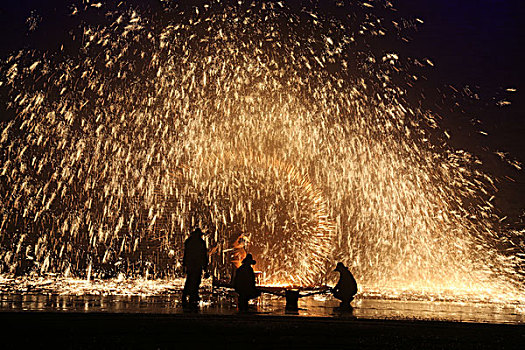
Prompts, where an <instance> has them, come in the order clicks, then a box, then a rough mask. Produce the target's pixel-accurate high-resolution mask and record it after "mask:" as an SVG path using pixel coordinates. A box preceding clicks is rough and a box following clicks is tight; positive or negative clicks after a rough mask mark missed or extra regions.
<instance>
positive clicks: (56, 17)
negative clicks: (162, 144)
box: [0, 0, 525, 220]
mask: <svg viewBox="0 0 525 350" xmlns="http://www.w3.org/2000/svg"><path fill="white" fill-rule="evenodd" d="M75 2H77V3H78V2H81V1H80V0H77V1H65V0H46V1H42V0H2V2H1V3H0V30H1V33H2V34H1V35H0V59H2V60H3V59H5V58H6V57H7V56H8V55H9V54H10V53H12V52H14V51H16V50H19V49H21V48H36V49H37V50H42V51H48V50H55V49H57V48H58V47H59V46H60V45H61V43H63V42H65V40H67V37H68V31H69V30H70V29H71V28H74V27H75V26H78V25H79V24H80V23H78V22H77V21H78V19H77V18H75V17H71V16H68V14H69V13H70V12H71V3H75ZM130 2H132V3H136V4H140V5H139V6H140V7H142V8H145V9H148V10H149V11H151V13H153V14H154V13H155V12H156V11H161V9H162V5H161V4H160V1H159V0H143V1H130ZM178 2H179V3H181V4H185V5H188V6H189V5H190V3H191V5H193V4H197V3H202V2H203V1H182V0H181V1H178ZM285 2H287V3H292V6H293V5H295V4H297V3H299V2H300V1H297V0H293V1H285ZM312 2H315V1H312ZM321 3H322V4H323V5H322V6H321V11H323V10H326V12H327V13H330V11H332V5H331V4H332V3H333V1H323V2H321ZM304 4H307V2H305V1H303V2H302V5H303V6H304ZM393 4H394V7H395V8H396V9H397V10H398V12H397V14H396V15H398V16H400V17H405V18H412V19H413V18H415V17H418V18H421V19H422V20H423V21H424V24H423V25H421V26H419V28H418V30H417V31H409V33H408V34H407V36H408V38H409V39H410V41H409V42H408V43H404V44H403V45H400V43H399V42H396V43H392V47H388V44H381V45H385V46H384V47H383V46H379V47H377V50H379V51H381V50H383V51H392V50H393V51H397V52H399V53H401V54H402V55H404V56H405V57H406V56H409V57H421V58H429V59H431V60H432V62H434V64H435V67H434V69H432V70H428V71H426V72H425V75H426V78H427V81H426V83H425V86H424V87H422V89H423V92H424V94H425V99H424V102H423V105H424V106H425V107H428V108H429V109H431V110H433V111H434V112H436V113H439V114H440V115H442V116H443V124H442V126H443V128H444V129H446V130H450V131H451V134H452V138H451V143H452V145H453V146H456V147H460V148H465V149H467V150H469V151H471V152H473V153H475V154H476V155H478V156H479V157H480V158H481V159H482V160H483V161H484V162H485V163H486V167H487V170H488V171H489V172H490V173H492V174H494V175H496V176H498V177H500V178H502V179H503V180H501V182H500V185H499V187H500V189H501V193H500V195H499V196H498V197H497V200H498V201H499V203H497V205H498V206H499V207H501V208H502V209H503V210H504V211H505V212H508V213H509V214H510V216H514V217H515V218H517V217H519V216H520V215H522V216H523V211H524V204H525V200H524V199H523V198H525V176H524V174H523V171H521V172H519V171H517V170H515V169H513V168H511V167H510V166H507V165H505V164H504V163H503V162H499V161H498V158H497V157H496V156H494V155H492V152H493V151H504V152H508V153H509V154H510V158H511V159H516V160H518V161H520V162H521V163H525V137H524V135H525V83H524V80H523V77H524V76H525V74H524V73H525V68H524V65H525V64H524V63H523V61H524V59H523V55H522V52H521V51H523V50H522V45H523V43H524V42H525V40H524V39H525V35H524V32H525V31H524V30H523V18H524V16H523V15H524V14H525V10H524V8H525V5H523V1H522V0H449V1H446V0H399V1H393ZM306 6H308V5H306ZM31 16H32V17H34V18H36V19H37V21H36V22H31V21H28V20H27V19H28V18H29V17H31ZM94 20H95V21H96V20H98V19H96V18H95V19H94ZM32 24H34V25H35V26H34V27H33V28H31V26H32ZM508 88H515V89H517V91H516V92H509V91H507V90H506V89H508ZM456 91H457V92H456ZM502 100H505V101H509V102H510V103H511V104H510V105H504V106H499V105H498V102H499V101H502ZM5 105H6V91H5V89H4V90H2V91H0V120H1V121H5V120H8V119H10V118H12V117H13V113H12V111H7V110H6V106H5ZM474 120H479V123H478V122H474ZM465 125H474V127H473V128H471V129H469V128H468V127H465ZM465 128H466V129H465ZM463 129H465V130H463ZM476 129H481V130H484V131H486V132H487V133H488V136H484V135H481V134H479V133H476V132H475V130H476ZM507 177H509V178H511V179H513V181H511V180H507V179H508V178H507ZM522 220H523V219H522Z"/></svg>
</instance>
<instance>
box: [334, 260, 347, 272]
mask: <svg viewBox="0 0 525 350" xmlns="http://www.w3.org/2000/svg"><path fill="white" fill-rule="evenodd" d="M344 269H346V266H345V264H343V263H342V262H338V263H337V265H336V266H335V270H334V271H343V270H344Z"/></svg>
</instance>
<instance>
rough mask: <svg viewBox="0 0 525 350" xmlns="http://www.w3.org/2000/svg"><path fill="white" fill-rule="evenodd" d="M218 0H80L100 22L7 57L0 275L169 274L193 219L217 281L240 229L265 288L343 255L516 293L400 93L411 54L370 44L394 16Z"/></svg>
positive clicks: (450, 166) (496, 246) (496, 241)
mask: <svg viewBox="0 0 525 350" xmlns="http://www.w3.org/2000/svg"><path fill="white" fill-rule="evenodd" d="M228 3H229V2H228V1H223V2H219V1H210V3H209V4H206V5H202V6H200V7H194V8H188V9H181V8H178V7H176V5H170V4H168V5H166V6H167V7H166V11H165V13H164V15H163V16H159V17H156V19H152V18H151V16H147V15H143V14H141V13H140V12H139V11H133V10H124V9H121V8H116V9H111V10H109V9H107V10H106V9H105V7H104V6H98V7H96V8H93V7H92V6H90V5H89V3H85V4H84V5H83V6H84V7H85V8H83V7H80V8H76V9H75V11H74V15H75V16H82V15H83V14H84V13H88V12H89V13H91V12H93V11H95V12H96V13H99V12H103V13H104V14H105V17H104V19H105V21H106V22H107V23H106V24H100V23H98V22H97V24H96V25H90V22H89V20H84V21H82V23H83V24H82V25H81V26H80V27H79V28H77V29H75V30H73V31H72V33H73V34H72V38H71V42H68V44H67V45H69V46H67V47H66V48H64V47H63V48H62V49H61V50H59V51H58V52H56V53H42V52H38V51H23V52H20V53H17V54H14V55H12V56H11V57H9V58H8V59H7V60H6V61H5V62H3V63H2V67H1V71H2V73H3V74H2V76H3V78H2V81H1V83H2V85H3V86H4V87H8V89H9V90H10V109H11V110H13V111H16V113H17V116H16V118H15V119H14V120H12V121H11V122H9V123H7V124H6V125H5V126H4V127H3V131H2V133H1V136H0V142H1V145H2V155H1V159H0V161H1V163H0V174H1V182H0V186H1V192H0V195H1V196H0V200H1V203H2V208H3V212H2V213H1V216H0V230H1V244H2V251H1V259H2V261H3V267H2V269H3V272H5V273H27V272H32V273H46V272H55V273H63V274H65V275H73V276H85V275H86V274H88V275H89V276H91V275H97V276H99V277H104V275H108V276H112V275H113V276H115V275H118V274H119V273H125V274H127V275H138V274H142V275H144V274H154V275H155V276H163V275H164V276H165V275H174V274H177V273H178V271H179V270H178V269H179V267H180V266H179V261H180V257H181V255H182V251H181V248H182V242H183V240H184V239H185V237H186V236H187V234H188V232H189V231H190V230H191V228H192V227H194V226H197V225H198V226H200V227H202V228H203V229H204V230H205V231H207V232H208V234H207V235H206V236H205V237H206V240H207V241H208V245H209V246H210V247H213V249H212V254H211V255H210V258H211V261H212V266H213V269H214V273H215V275H216V276H218V277H227V276H228V275H229V273H230V271H231V269H232V265H231V258H232V253H231V249H232V245H233V243H234V242H235V240H236V239H237V238H238V237H239V236H241V235H243V236H244V237H246V239H247V240H246V242H247V249H248V250H249V251H250V252H251V253H253V255H254V257H255V259H256V260H257V265H256V268H257V269H258V270H261V271H263V272H264V274H263V281H264V282H265V283H285V284H286V283H289V284H294V285H301V284H303V285H311V284H319V283H323V282H325V281H327V280H330V279H331V278H333V276H332V275H331V274H330V273H331V270H333V265H334V261H335V260H336V259H337V260H342V261H344V262H345V263H346V264H347V265H349V266H350V269H351V270H352V271H353V273H354V274H355V276H356V278H357V280H358V281H359V283H360V284H362V285H365V286H368V287H370V288H379V289H380V288H381V287H382V286H388V287H390V288H392V287H396V286H399V287H401V286H402V287H404V288H413V289H415V290H417V289H420V290H476V291H479V292H480V293H487V294H492V293H503V292H508V291H516V293H517V291H518V289H519V288H521V287H519V286H520V283H522V282H521V281H520V278H519V276H520V272H519V264H521V262H520V260H519V255H518V254H516V251H517V250H515V247H513V246H512V241H511V240H505V239H504V238H503V237H506V236H505V234H504V233H502V232H501V231H500V229H499V228H498V225H497V222H498V218H497V216H496V215H495V214H494V210H493V206H492V204H491V202H490V201H489V200H488V198H489V197H490V194H491V193H492V192H493V191H494V184H493V182H494V181H493V180H492V178H491V177H490V176H488V175H486V174H484V173H482V172H481V171H480V170H479V167H478V165H477V164H476V163H477V162H478V161H477V160H476V159H475V158H474V157H473V156H471V155H470V154H468V153H467V152H464V151H461V150H455V149H452V148H451V147H448V146H447V145H446V143H444V142H442V141H443V139H442V138H436V137H435V135H437V134H439V133H440V131H439V124H438V119H439V118H438V117H437V116H435V115H432V114H431V113H428V112H425V111H422V110H420V109H418V108H415V107H414V106H412V105H410V104H409V103H408V102H406V99H405V98H404V96H405V94H406V91H405V88H404V87H406V86H410V84H409V83H410V82H414V81H416V80H417V79H418V78H417V76H416V75H414V73H411V71H410V69H409V67H408V64H404V63H403V62H402V60H401V59H400V58H399V57H398V54H396V53H388V54H384V55H381V56H378V55H374V54H373V53H372V52H371V50H369V49H367V47H368V46H367V42H368V41H369V40H373V39H374V38H376V37H381V36H385V35H391V36H393V37H394V36H395V35H394V34H392V33H393V29H391V28H395V27H396V26H389V25H388V24H387V23H385V22H384V21H382V20H381V18H379V17H375V16H374V15H373V12H372V9H370V8H369V7H370V6H361V5H359V4H357V5H353V7H352V6H350V5H348V4H346V3H344V2H343V1H341V2H340V3H339V5H340V6H341V11H349V13H348V15H347V16H345V17H344V18H345V19H342V17H341V18H339V19H338V18H330V17H326V16H323V15H321V14H320V13H316V12H315V11H314V10H313V9H309V10H306V9H305V8H303V9H296V8H294V9H292V8H289V7H287V5H285V4H284V2H280V3H275V2H267V1H253V2H251V1H239V2H235V3H233V4H231V5H228ZM378 4H379V2H377V4H376V6H379V5H378ZM385 4H386V5H385V6H386V7H388V3H387V2H386V3H385ZM97 5H98V4H97ZM384 10H386V11H387V10H388V9H384ZM104 11H106V12H104ZM352 11H353V12H352ZM86 18H90V17H89V16H87V17H86ZM400 79H402V81H403V82H404V83H407V84H397V83H395V82H394V81H399V80H400ZM402 86H404V87H402ZM430 140H434V141H430ZM435 140H438V141H435ZM248 243H249V244H248ZM235 249H237V250H238V247H237V248H235Z"/></svg>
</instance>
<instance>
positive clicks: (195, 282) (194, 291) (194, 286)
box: [188, 269, 202, 303]
mask: <svg viewBox="0 0 525 350" xmlns="http://www.w3.org/2000/svg"><path fill="white" fill-rule="evenodd" d="M190 276H191V279H190ZM201 278H202V270H201V269H196V270H193V271H191V272H189V273H188V279H189V280H190V282H189V290H188V294H189V296H190V303H196V302H198V301H199V300H200V298H199V286H200V284H201Z"/></svg>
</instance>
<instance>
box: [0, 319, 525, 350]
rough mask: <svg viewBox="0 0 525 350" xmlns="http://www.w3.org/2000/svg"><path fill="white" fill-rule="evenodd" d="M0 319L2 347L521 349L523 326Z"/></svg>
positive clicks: (353, 321) (524, 337)
mask: <svg viewBox="0 0 525 350" xmlns="http://www.w3.org/2000/svg"><path fill="white" fill-rule="evenodd" d="M0 322H1V323H2V324H3V325H4V326H3V327H2V328H3V331H2V336H1V338H2V343H3V344H2V348H4V349H21V348H33V347H34V348H70V349H86V348H89V349H93V348H97V349H104V348H112V349H114V348H117V349H118V348H121V349H129V348H147V349H180V348H181V347H182V346H184V347H188V348H208V349H218V348H220V349H223V348H227V349H249V348H269V349H274V348H301V349H326V348H331V349H343V348H348V349H350V348H358V349H380V348H381V349H382V348H387V349H399V348H403V349H522V348H523V344H524V343H525V326H523V325H497V324H473V323H454V322H432V321H390V320H389V321H384V320H383V321H381V320H356V319H353V318H352V317H349V318H315V317H312V318H304V317H294V316H283V317H278V316H264V315H260V314H247V315H230V316H224V315H201V314H193V313H190V314H188V313H186V314H179V315H154V314H122V313H120V314H111V313H47V312H14V313H11V312H3V313H0ZM191 342H194V343H193V344H192V346H190V344H191Z"/></svg>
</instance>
